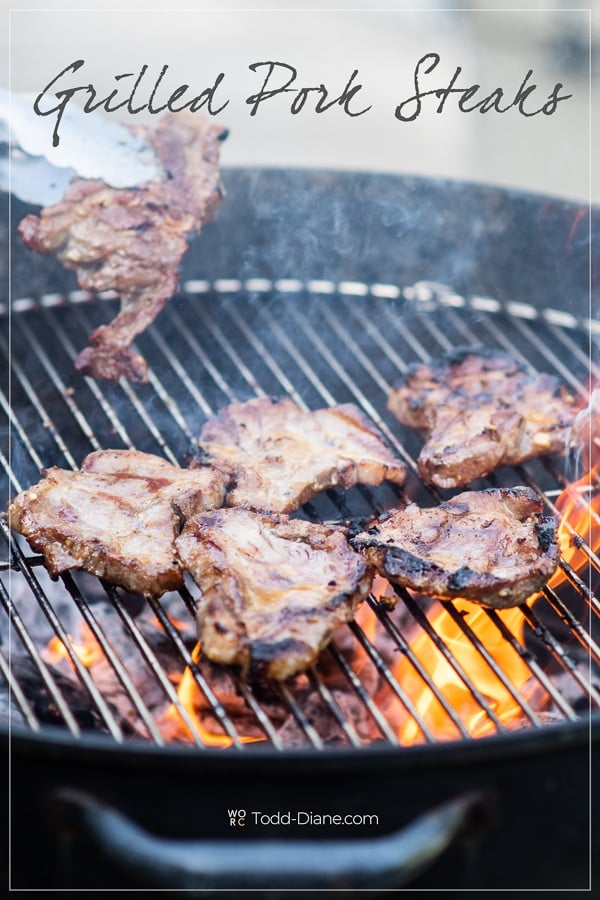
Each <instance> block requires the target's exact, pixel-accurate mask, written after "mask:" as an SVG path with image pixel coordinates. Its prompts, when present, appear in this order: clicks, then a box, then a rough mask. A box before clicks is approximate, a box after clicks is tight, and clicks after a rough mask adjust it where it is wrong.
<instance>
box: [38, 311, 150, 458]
mask: <svg viewBox="0 0 600 900" xmlns="http://www.w3.org/2000/svg"><path fill="white" fill-rule="evenodd" d="M41 309H42V315H43V317H44V322H45V323H46V325H47V327H48V331H51V332H52V333H53V334H54V335H56V338H57V339H58V342H59V343H60V345H61V347H63V349H64V350H65V353H67V355H68V357H69V359H71V360H72V362H75V359H76V357H77V350H76V349H75V347H74V345H73V343H72V341H71V340H70V339H69V337H68V336H67V335H66V334H65V332H64V329H62V328H60V327H57V326H58V323H55V318H54V317H53V316H52V315H50V313H49V311H48V310H47V309H46V308H45V307H44V306H42V307H41ZM86 384H87V386H88V388H89V389H90V391H91V392H92V394H93V396H94V398H95V399H96V401H97V402H98V404H99V405H100V407H101V409H102V411H103V412H104V414H105V416H106V418H107V419H108V421H109V422H110V424H111V426H112V428H113V429H114V431H115V434H118V436H119V437H120V439H121V440H122V441H123V444H124V445H125V446H126V447H129V448H130V449H133V446H134V445H133V441H132V440H131V438H130V437H129V434H128V433H127V430H126V428H125V426H124V425H123V423H122V422H121V420H120V419H119V417H118V416H117V415H116V413H115V411H114V409H113V407H112V405H111V404H110V403H109V402H108V401H107V400H106V398H105V397H104V394H103V393H102V390H101V388H100V384H99V383H98V382H97V381H96V380H95V379H94V378H86Z"/></svg>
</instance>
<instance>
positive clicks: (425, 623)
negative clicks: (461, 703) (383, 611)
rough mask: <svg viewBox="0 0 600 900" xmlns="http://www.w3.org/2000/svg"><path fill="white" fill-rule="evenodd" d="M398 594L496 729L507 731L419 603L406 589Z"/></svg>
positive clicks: (397, 591) (399, 589)
mask: <svg viewBox="0 0 600 900" xmlns="http://www.w3.org/2000/svg"><path fill="white" fill-rule="evenodd" d="M395 591H396V593H397V594H398V596H399V597H401V598H402V600H403V601H404V604H405V606H407V607H408V609H409V610H410V613H411V615H412V617H413V618H414V619H415V621H416V622H418V624H419V625H420V626H421V628H422V629H423V631H424V632H425V633H426V634H427V636H428V637H429V638H430V639H431V640H432V641H433V643H434V644H435V647H436V649H437V650H438V651H439V652H440V653H441V654H442V656H443V657H444V659H445V660H446V662H447V663H448V664H449V665H450V666H451V667H452V669H454V671H455V672H456V674H457V675H458V677H459V678H460V680H461V681H462V682H463V684H464V686H465V687H466V689H467V690H468V691H469V693H470V694H471V695H472V697H473V699H474V700H475V702H476V703H477V704H478V705H479V706H480V707H481V709H482V710H483V711H484V712H485V714H486V715H487V717H488V718H489V720H490V721H491V722H493V724H494V725H495V726H496V729H497V730H498V731H499V732H503V731H505V728H504V725H503V724H502V722H501V721H500V720H499V719H498V717H497V716H496V714H495V712H494V710H493V709H492V708H491V706H490V705H489V703H488V702H487V700H486V698H485V697H484V696H483V694H482V693H481V691H480V690H479V689H478V688H477V687H476V685H474V684H473V682H472V681H471V679H470V678H469V676H468V675H467V673H466V672H465V670H464V669H463V667H462V666H461V664H460V663H459V662H458V660H457V659H456V657H455V655H454V654H453V653H452V651H451V650H450V649H449V647H448V646H447V645H446V643H445V642H444V641H443V640H442V638H441V637H440V636H439V635H438V633H437V631H436V630H435V629H434V628H432V626H431V623H430V622H429V619H428V618H427V616H426V615H425V613H424V612H423V610H422V609H421V607H420V606H419V604H418V603H416V602H415V600H414V599H413V597H412V596H411V595H410V594H409V592H408V591H407V590H405V589H404V588H395ZM430 683H431V679H428V685H429V684H430Z"/></svg>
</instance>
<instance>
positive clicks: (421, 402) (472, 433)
mask: <svg viewBox="0 0 600 900" xmlns="http://www.w3.org/2000/svg"><path fill="white" fill-rule="evenodd" d="M388 407H389V409H390V410H391V412H392V413H393V414H394V415H395V416H396V418H397V419H398V420H399V421H400V422H402V423H403V424H404V425H408V426H410V427H411V428H416V429H418V430H419V431H420V432H421V433H422V434H423V435H424V436H425V438H426V443H425V445H424V447H423V449H422V450H421V453H420V456H419V459H418V467H419V472H420V474H421V476H422V478H423V479H424V480H425V481H427V482H430V483H431V484H435V485H437V486H438V487H440V488H455V487H461V486H463V485H465V484H467V483H468V482H470V481H472V480H473V479H475V478H481V477H483V476H485V475H488V474H489V473H490V472H492V471H493V469H495V468H496V466H499V465H504V464H516V463H521V462H524V461H526V460H528V459H532V458H533V457H535V456H541V455H543V454H552V453H564V452H565V449H566V447H567V444H568V439H569V431H570V428H571V426H572V424H573V421H574V418H575V413H576V408H575V399H574V397H573V396H572V395H571V394H569V393H568V391H567V390H566V389H565V387H564V386H563V385H562V384H561V382H560V381H559V380H558V379H557V378H556V377H554V376H553V375H548V374H544V373H542V374H531V373H529V372H527V371H526V370H525V368H524V367H523V366H520V365H519V364H518V363H517V362H516V361H515V360H514V359H513V358H512V356H510V355H509V354H508V353H502V352H500V351H492V350H486V349H485V348H480V347H479V348H463V349H459V350H456V351H455V352H454V353H452V354H449V355H448V356H447V357H446V358H444V359H443V360H441V361H438V362H432V363H428V364H427V363H419V364H416V365H413V366H412V367H410V368H409V370H408V372H407V373H406V375H405V376H404V377H403V379H402V381H401V382H399V383H398V384H397V386H395V387H394V388H393V389H392V391H391V393H390V396H389V400H388Z"/></svg>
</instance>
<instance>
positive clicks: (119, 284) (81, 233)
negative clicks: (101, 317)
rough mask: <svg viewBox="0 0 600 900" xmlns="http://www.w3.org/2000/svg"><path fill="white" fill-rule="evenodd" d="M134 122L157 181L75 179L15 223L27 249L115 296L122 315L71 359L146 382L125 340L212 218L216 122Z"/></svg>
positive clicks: (153, 307) (156, 303) (216, 195)
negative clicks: (120, 184)
mask: <svg viewBox="0 0 600 900" xmlns="http://www.w3.org/2000/svg"><path fill="white" fill-rule="evenodd" d="M140 130H141V131H143V133H144V135H145V137H146V138H147V140H148V142H149V143H150V144H151V145H152V147H153V149H154V151H155V152H156V155H157V157H158V158H159V160H160V162H161V163H162V166H163V169H164V173H165V174H164V177H163V178H162V179H161V180H156V181H151V182H148V183H147V184H144V185H141V186H139V187H132V188H127V189H124V188H119V189H117V188H111V187H108V186H107V185H106V184H104V183H103V182H102V181H87V180H83V179H75V180H73V181H72V182H71V184H70V185H69V187H68V189H67V191H66V193H65V195H64V197H63V198H62V200H60V201H59V202H58V203H55V204H53V205H52V206H48V207H46V208H45V209H43V210H42V211H41V213H40V215H39V216H35V215H28V216H26V217H25V218H24V219H23V221H22V222H21V224H20V226H19V231H20V233H21V235H22V237H23V240H24V242H25V244H26V245H27V246H28V247H30V248H31V249H33V250H37V251H38V252H40V253H50V254H53V255H54V256H56V257H57V258H58V259H59V260H60V261H61V262H62V264H63V265H64V266H65V267H66V268H67V269H74V270H75V272H76V273H77V280H78V282H79V285H80V286H81V287H82V288H83V289H85V290H87V291H93V292H100V291H108V290H114V291H116V293H117V294H118V295H119V296H120V298H121V311H120V313H119V314H118V315H117V317H116V318H115V319H114V320H113V321H112V322H110V323H109V324H108V325H102V326H100V327H99V328H96V330H95V331H93V332H92V334H91V335H90V341H91V345H92V346H89V347H86V348H85V349H84V350H82V351H81V353H80V354H79V356H78V357H77V359H76V360H75V366H76V368H77V369H78V371H80V372H82V373H83V374H85V375H91V376H92V377H94V378H106V379H110V380H117V379H119V378H120V377H121V376H123V377H125V378H128V379H129V380H131V381H142V382H144V381H147V364H146V361H145V359H144V358H143V357H142V356H141V355H140V354H139V353H136V352H135V351H134V350H132V348H131V346H130V345H131V343H132V342H133V341H134V340H135V338H136V337H137V335H138V334H140V333H141V332H142V331H143V330H144V329H145V328H147V327H148V325H150V324H151V323H152V322H153V321H154V319H155V318H156V316H157V315H158V314H159V312H160V311H161V309H162V308H163V306H164V304H165V303H166V301H167V300H168V299H169V298H170V297H172V295H173V294H174V293H175V290H176V287H177V273H178V268H179V263H180V260H181V258H182V256H183V254H184V252H185V250H186V248H187V244H188V239H189V237H190V236H191V235H192V234H193V233H194V232H197V231H199V230H200V228H201V226H202V225H203V223H204V222H207V221H210V220H211V219H212V218H213V216H214V214H215V212H216V209H217V207H218V205H219V203H220V201H221V196H222V191H221V188H220V180H219V152H220V146H221V141H222V139H223V138H224V137H225V135H226V132H225V131H224V130H223V129H222V128H221V127H219V126H218V125H214V124H209V123H208V121H207V120H206V119H203V118H202V117H200V116H198V115H195V114H193V113H178V114H177V115H168V116H165V117H164V118H163V119H162V120H161V121H160V122H159V124H158V127H157V128H155V129H153V128H143V129H140Z"/></svg>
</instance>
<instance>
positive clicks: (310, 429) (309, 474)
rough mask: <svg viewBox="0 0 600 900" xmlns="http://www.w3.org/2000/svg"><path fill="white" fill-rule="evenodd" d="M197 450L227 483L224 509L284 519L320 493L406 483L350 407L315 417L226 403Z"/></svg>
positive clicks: (399, 466)
mask: <svg viewBox="0 0 600 900" xmlns="http://www.w3.org/2000/svg"><path fill="white" fill-rule="evenodd" d="M199 445H200V448H201V450H202V451H203V454H204V459H205V460H207V461H209V462H210V463H211V464H212V465H214V466H215V467H216V468H218V469H220V470H221V471H223V472H225V473H226V474H227V475H229V476H230V477H231V478H232V480H233V485H234V486H233V488H232V490H230V492H229V493H228V494H227V500H226V503H227V505H228V506H244V507H247V508H252V509H259V510H265V511H272V512H285V513H289V512H292V511H293V510H295V509H298V507H300V506H301V505H302V504H303V503H306V502H307V501H308V500H310V498H311V497H313V496H314V495H315V494H317V493H319V492H320V491H323V490H325V489H326V488H330V487H336V486H338V485H340V486H342V487H344V488H351V487H354V485H356V484H368V485H378V484H381V483H382V482H383V481H386V480H387V481H393V482H395V483H396V484H403V483H404V480H405V478H406V466H405V465H404V463H403V462H401V461H400V460H399V459H396V458H395V457H394V455H393V454H392V452H391V450H389V448H388V447H387V446H386V445H385V444H384V443H383V440H382V438H381V436H380V435H379V433H378V432H377V430H376V429H375V427H374V426H373V425H372V424H371V423H370V422H369V421H368V419H366V418H365V416H363V415H362V413H361V412H360V410H359V409H358V408H357V407H356V406H354V405H353V404H350V403H346V404H343V405H341V406H335V407H332V408H331V409H319V410H316V411H315V412H303V411H302V410H301V409H299V408H298V407H297V406H296V404H295V403H294V402H293V401H292V400H290V399H289V398H285V399H283V400H278V401H275V400H271V399H270V398H268V397H261V398H258V399H255V400H249V401H248V402H246V403H232V404H231V405H230V406H228V407H226V408H225V409H224V410H222V411H221V412H220V413H219V415H217V416H214V417H213V418H212V419H210V420H209V421H208V422H207V423H206V424H205V425H204V427H203V429H202V432H201V435H200V441H199Z"/></svg>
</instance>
